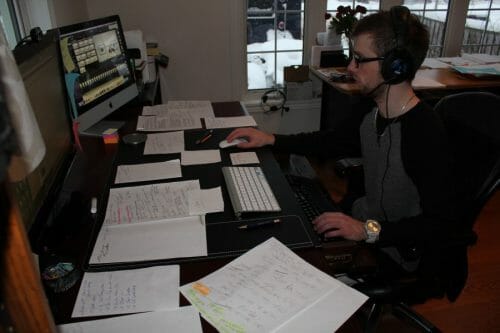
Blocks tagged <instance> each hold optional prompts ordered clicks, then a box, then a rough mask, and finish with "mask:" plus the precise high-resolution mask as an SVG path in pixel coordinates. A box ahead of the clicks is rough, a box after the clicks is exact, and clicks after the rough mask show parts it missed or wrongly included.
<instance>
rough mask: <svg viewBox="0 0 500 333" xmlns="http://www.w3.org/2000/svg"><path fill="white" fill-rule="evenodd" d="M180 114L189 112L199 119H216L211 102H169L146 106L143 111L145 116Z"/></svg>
mask: <svg viewBox="0 0 500 333" xmlns="http://www.w3.org/2000/svg"><path fill="white" fill-rule="evenodd" d="M178 112H184V113H185V112H189V113H190V114H191V115H192V116H193V117H197V118H205V117H214V110H213V108H212V103H210V101H168V103H167V104H158V105H154V106H145V107H144V108H143V109H142V115H144V116H166V115H169V114H172V113H178Z"/></svg>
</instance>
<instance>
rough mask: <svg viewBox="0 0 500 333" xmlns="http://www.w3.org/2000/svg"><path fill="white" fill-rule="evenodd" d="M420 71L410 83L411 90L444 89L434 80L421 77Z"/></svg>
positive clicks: (441, 84) (442, 85)
mask: <svg viewBox="0 0 500 333" xmlns="http://www.w3.org/2000/svg"><path fill="white" fill-rule="evenodd" d="M422 74H423V73H422V71H418V72H417V74H416V75H415V78H414V79H413V81H412V82H411V85H412V86H413V88H441V87H446V85H444V84H443V83H441V82H438V81H436V80H434V79H431V78H428V77H425V76H423V75H422Z"/></svg>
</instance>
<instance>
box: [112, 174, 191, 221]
mask: <svg viewBox="0 0 500 333" xmlns="http://www.w3.org/2000/svg"><path fill="white" fill-rule="evenodd" d="M199 188H200V183H199V181H198V180H186V181H180V182H171V183H159V184H149V185H142V186H132V187H119V188H112V189H111V190H110V191H109V198H108V206H107V207H106V216H105V218H104V222H103V225H114V224H130V223H141V222H146V221H155V220H159V219H166V218H175V217H183V216H189V202H188V198H187V193H188V192H189V191H192V190H196V189H199Z"/></svg>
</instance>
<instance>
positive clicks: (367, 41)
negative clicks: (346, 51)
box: [347, 34, 384, 97]
mask: <svg viewBox="0 0 500 333" xmlns="http://www.w3.org/2000/svg"><path fill="white" fill-rule="evenodd" d="M372 41H373V39H372V37H371V35H370V34H361V35H359V36H357V37H356V38H355V39H353V40H352V48H353V50H352V51H353V56H354V57H353V59H351V62H350V63H349V66H348V67H347V70H348V71H349V73H350V74H351V75H352V76H353V77H354V79H355V80H356V83H357V84H358V85H359V86H360V88H361V93H362V94H363V95H367V94H369V93H370V92H372V91H373V89H375V88H376V87H377V86H378V85H379V84H380V83H381V82H383V81H384V79H383V78H382V74H381V73H380V69H381V65H382V61H381V60H372V61H366V62H363V60H370V59H373V58H377V57H379V55H378V54H377V53H375V51H374V48H373V46H372ZM355 57H357V58H358V60H359V61H360V62H359V63H358V62H357V61H356V59H355ZM378 93H379V92H378V91H376V92H374V95H375V96H376V95H377V94H378ZM373 97H374V96H373Z"/></svg>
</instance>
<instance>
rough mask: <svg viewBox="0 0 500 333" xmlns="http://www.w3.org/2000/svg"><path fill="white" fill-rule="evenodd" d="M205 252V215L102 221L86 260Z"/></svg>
mask: <svg viewBox="0 0 500 333" xmlns="http://www.w3.org/2000/svg"><path fill="white" fill-rule="evenodd" d="M206 255H207V235H206V228H205V216H203V215H202V216H199V215H198V216H188V217H182V218H178V219H166V220H158V221H150V222H143V223H140V224H128V225H112V226H105V225H103V226H102V228H101V230H100V231H99V235H98V236H97V240H96V243H95V245H94V249H93V251H92V255H91V257H90V261H89V263H90V264H109V263H123V262H136V261H148V260H160V259H171V258H187V257H198V256H206Z"/></svg>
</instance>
